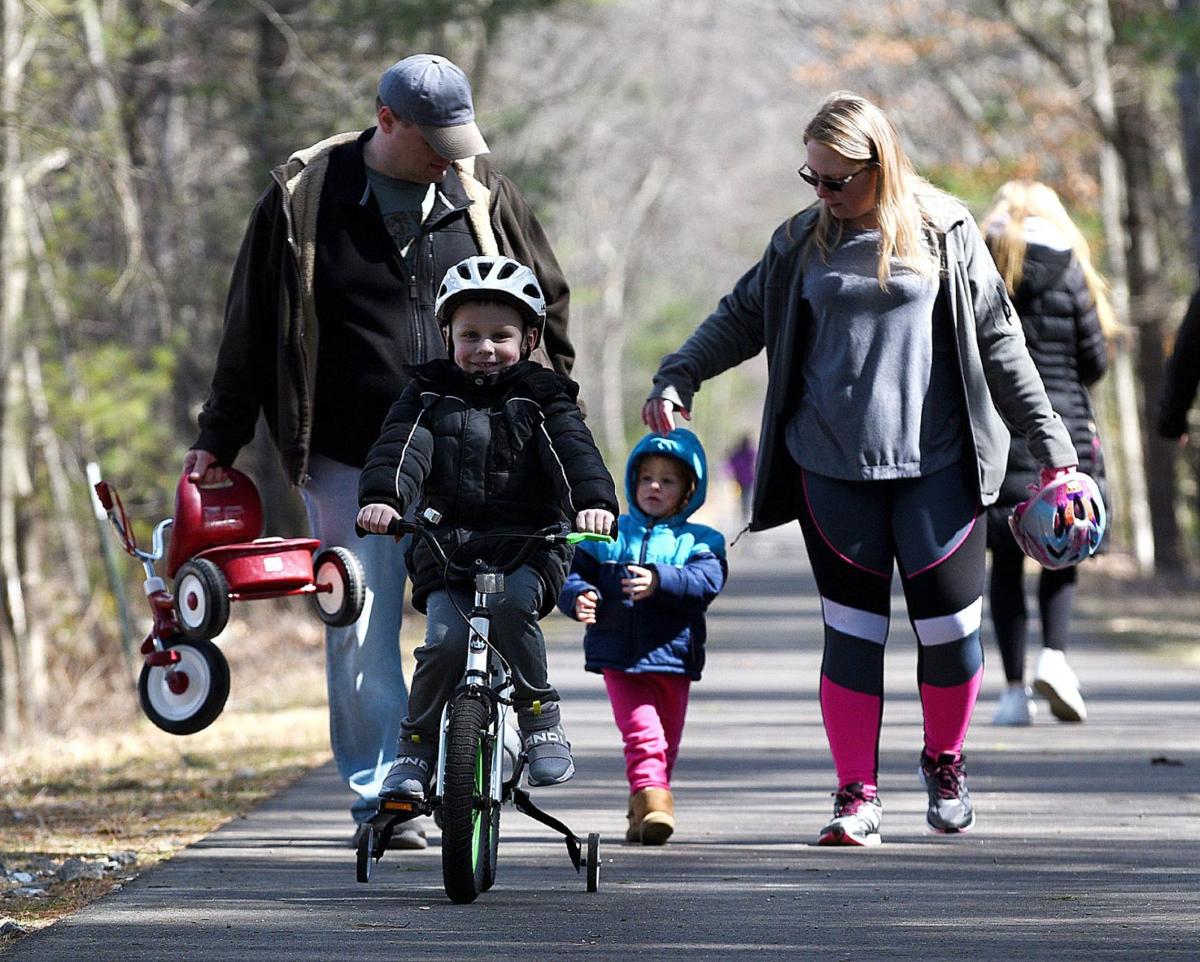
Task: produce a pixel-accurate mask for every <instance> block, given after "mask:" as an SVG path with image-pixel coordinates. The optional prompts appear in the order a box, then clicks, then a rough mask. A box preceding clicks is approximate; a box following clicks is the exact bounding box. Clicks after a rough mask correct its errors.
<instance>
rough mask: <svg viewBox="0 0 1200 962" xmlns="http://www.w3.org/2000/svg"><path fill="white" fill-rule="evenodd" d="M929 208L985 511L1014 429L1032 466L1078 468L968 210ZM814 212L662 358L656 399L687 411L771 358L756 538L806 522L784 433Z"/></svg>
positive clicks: (800, 351) (941, 200)
mask: <svg viewBox="0 0 1200 962" xmlns="http://www.w3.org/2000/svg"><path fill="white" fill-rule="evenodd" d="M923 206H924V208H925V211H926V217H927V219H928V221H929V224H930V227H931V228H932V230H933V232H934V235H935V237H936V239H937V242H938V247H939V250H940V252H941V257H942V272H941V275H942V276H941V290H940V291H939V293H938V299H937V307H936V308H935V309H936V310H941V311H948V312H949V315H950V318H951V320H952V322H953V327H954V332H955V348H956V356H957V358H958V363H959V369H960V371H961V374H962V382H961V383H962V389H963V396H964V398H965V400H966V404H965V408H966V414H967V419H966V423H967V428H968V431H969V435H970V436H969V437H968V438H967V440H968V442H969V449H970V451H971V452H972V454H973V455H974V459H975V467H976V474H977V477H978V483H979V503H980V504H981V505H988V504H991V503H992V502H994V501H995V500H996V496H997V494H998V493H999V490H1000V483H1001V481H1003V480H1004V471H1005V466H1006V462H1007V459H1008V445H1009V439H1010V434H1009V428H1010V427H1011V428H1012V430H1014V431H1016V432H1018V433H1019V434H1021V435H1023V436H1024V437H1025V438H1026V439H1027V440H1028V442H1029V447H1030V450H1031V451H1032V452H1033V454H1034V456H1035V457H1036V458H1037V459H1038V461H1039V462H1040V463H1041V464H1043V465H1045V466H1047V467H1065V466H1068V465H1074V464H1075V462H1076V455H1075V449H1074V447H1073V446H1072V444H1071V438H1070V435H1069V434H1068V433H1067V429H1066V428H1065V427H1064V426H1063V423H1062V421H1061V420H1060V419H1059V417H1058V415H1057V414H1055V413H1054V410H1053V408H1051V406H1050V402H1049V400H1048V399H1047V397H1046V391H1045V389H1044V388H1043V387H1042V381H1041V378H1040V377H1039V376H1038V372H1037V368H1035V367H1034V365H1033V361H1032V360H1030V357H1029V352H1028V351H1027V350H1026V347H1025V335H1024V333H1023V331H1022V329H1021V322H1020V319H1019V318H1018V317H1017V315H1016V313H1015V312H1014V310H1013V307H1012V304H1011V303H1010V302H1009V299H1008V295H1007V293H1006V292H1005V289H1004V281H1003V280H1002V279H1001V277H1000V275H999V274H998V273H997V271H996V267H995V264H994V263H993V261H992V258H991V255H990V254H989V253H988V251H987V248H986V247H985V246H984V243H983V237H982V236H981V235H980V233H979V228H978V227H976V226H975V221H974V220H973V219H972V217H971V214H970V212H969V211H968V210H967V209H966V207H964V206H963V205H962V204H960V203H958V202H957V201H955V200H954V199H953V198H950V197H948V196H945V195H940V194H939V195H930V196H927V197H925V198H923ZM817 212H818V211H817V208H816V206H813V207H810V208H808V209H807V210H804V211H801V212H800V213H798V214H795V215H793V216H792V217H790V218H789V219H788V220H786V221H785V222H784V223H783V224H781V225H780V226H779V227H778V228H777V229H776V231H775V234H774V236H772V238H771V242H770V244H768V245H767V249H766V252H765V253H764V254H763V256H762V259H761V260H760V261H759V262H758V263H757V264H756V265H755V266H754V267H752V268H751V269H750V270H749V271H747V272H746V273H745V275H743V276H742V278H741V280H739V281H738V282H737V285H736V286H735V287H734V289H733V290H732V291H731V292H730V293H729V294H726V295H725V297H723V298H722V299H721V302H720V304H718V305H717V309H716V310H715V311H713V313H712V314H710V315H709V316H708V318H707V319H706V320H705V321H704V323H702V324H701V325H700V326H699V327H698V328H697V329H696V330H695V332H694V333H693V334H692V335H691V337H689V338H688V339H687V341H685V342H684V344H683V346H682V347H680V348H679V350H678V351H676V352H675V353H674V354H669V355H667V356H666V357H665V358H663V360H662V363H661V364H660V365H659V368H658V373H656V374H655V375H654V389H653V391H651V394H650V397H652V398H655V397H662V398H665V399H666V400H669V401H671V402H673V403H675V404H677V405H678V406H680V407H682V408H684V409H686V410H690V409H691V407H692V397H693V395H694V394H695V393H696V392H697V391H698V390H699V389H700V385H701V384H702V383H703V382H704V381H707V380H708V379H709V378H712V377H715V376H716V375H718V374H720V373H721V372H722V371H725V370H728V369H729V368H731V367H735V366H736V365H738V364H740V363H741V362H742V361H745V360H747V359H748V358H751V357H754V356H755V355H756V354H758V352H759V351H761V350H763V349H764V348H765V349H766V352H767V370H768V375H767V396H766V401H765V403H764V405H763V415H762V427H761V431H760V435H759V448H758V464H757V469H756V475H755V477H756V481H755V486H754V504H753V507H752V510H751V514H750V529H751V530H752V531H762V530H764V529H766V528H773V527H775V526H776V525H780V524H785V523H786V522H789V521H794V520H795V519H796V518H797V517H798V515H799V504H798V500H797V497H796V492H797V491H798V490H799V486H798V482H799V471H800V469H799V467H798V465H797V464H796V462H795V460H794V459H793V458H792V456H791V455H790V454H789V453H788V450H787V445H786V443H785V435H786V428H787V423H788V421H789V420H790V419H791V417H792V415H793V414H794V413H795V412H796V409H797V405H798V403H799V400H800V396H801V393H802V392H803V390H804V384H803V379H802V377H801V372H802V371H803V368H804V353H805V351H806V350H807V346H808V343H807V342H808V334H809V330H810V326H811V319H812V313H811V310H810V308H809V305H808V303H807V302H806V301H805V300H804V298H803V296H802V287H803V285H802V283H801V280H802V277H801V274H802V270H803V264H804V248H805V244H806V242H807V240H808V238H809V235H810V234H811V233H812V231H813V229H814V227H815V226H816V222H817Z"/></svg>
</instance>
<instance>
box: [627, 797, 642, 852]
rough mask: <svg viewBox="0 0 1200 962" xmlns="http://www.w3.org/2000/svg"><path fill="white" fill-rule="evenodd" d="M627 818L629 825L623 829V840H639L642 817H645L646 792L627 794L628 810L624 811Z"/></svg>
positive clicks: (640, 838)
mask: <svg viewBox="0 0 1200 962" xmlns="http://www.w3.org/2000/svg"><path fill="white" fill-rule="evenodd" d="M625 817H626V818H627V819H629V827H628V828H627V829H626V830H625V841H627V842H640V841H641V840H642V819H643V818H645V817H646V793H645V792H638V793H637V794H636V795H630V796H629V810H628V811H627V812H626V813H625Z"/></svg>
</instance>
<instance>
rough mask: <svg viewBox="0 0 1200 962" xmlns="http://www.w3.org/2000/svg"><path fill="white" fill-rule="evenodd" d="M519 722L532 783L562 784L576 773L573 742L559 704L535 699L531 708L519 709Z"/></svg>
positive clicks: (539, 784)
mask: <svg viewBox="0 0 1200 962" xmlns="http://www.w3.org/2000/svg"><path fill="white" fill-rule="evenodd" d="M517 725H518V727H520V729H521V750H522V751H523V752H524V753H525V763H526V772H527V773H528V781H529V784H530V785H531V786H533V787H539V786H542V785H558V784H560V783H562V782H565V781H567V780H568V779H570V778H571V777H572V776H574V774H575V760H574V759H573V758H572V757H571V743H570V742H569V741H567V735H566V732H564V731H563V727H562V722H561V721H559V712H558V705H557V704H553V703H552V704H549V705H544V706H543V705H542V704H541V703H540V702H534V703H533V705H532V706H531V707H529V708H521V709H519V710H518V712H517Z"/></svg>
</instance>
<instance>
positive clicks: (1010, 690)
mask: <svg viewBox="0 0 1200 962" xmlns="http://www.w3.org/2000/svg"><path fill="white" fill-rule="evenodd" d="M1036 714H1037V702H1035V701H1034V700H1033V692H1032V691H1031V690H1030V689H1029V688H1027V687H1025V686H1024V685H1021V684H1017V685H1009V686H1008V687H1007V688H1005V689H1004V691H1003V692H1001V693H1000V700H999V701H998V702H997V703H996V714H994V715H993V716H992V724H993V725H1032V724H1033V716H1034V715H1036Z"/></svg>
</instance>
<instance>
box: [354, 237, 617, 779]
mask: <svg viewBox="0 0 1200 962" xmlns="http://www.w3.org/2000/svg"><path fill="white" fill-rule="evenodd" d="M436 311H437V318H438V322H439V324H440V325H441V327H442V331H443V334H444V335H445V337H446V341H447V344H448V346H449V352H450V357H449V358H446V359H439V360H435V361H430V362H428V363H426V364H421V365H416V366H413V367H410V368H409V369H408V371H409V373H410V375H411V376H412V381H411V382H410V383H409V385H408V387H407V388H406V389H405V390H404V393H403V394H401V396H400V398H399V400H398V401H397V402H396V403H395V404H394V405H393V406H392V409H391V411H390V412H389V413H388V416H387V419H386V421H385V422H384V425H383V429H382V432H381V434H380V436H379V438H378V440H376V442H375V444H374V445H373V446H372V448H371V451H370V454H369V455H368V457H367V463H366V467H365V468H364V469H363V472H362V476H361V478H360V479H359V504H360V505H362V506H363V507H362V509H361V510H360V511H359V513H358V523H359V525H360V526H362V527H363V528H365V529H366V530H368V531H371V532H375V533H382V532H385V531H386V530H387V526H388V523H389V522H390V521H392V520H394V519H395V518H398V517H402V516H403V515H404V514H405V513H406V512H407V511H408V510H409V509H410V508H411V507H413V506H414V504H417V503H420V504H421V505H422V506H423V507H430V508H434V509H435V510H437V511H438V512H439V513H440V514H441V516H442V517H441V521H440V523H439V524H438V527H437V529H436V531H435V535H436V537H437V539H438V542H439V543H440V544H441V546H442V548H443V550H445V552H446V554H447V555H449V556H450V557H451V559H452V560H455V561H460V562H461V561H463V560H464V554H463V553H462V552H458V555H457V557H455V553H456V551H458V549H459V547H460V546H462V545H464V544H466V543H467V542H470V548H469V549H464V550H467V551H469V552H470V557H471V558H472V559H474V558H482V559H483V560H485V561H487V562H489V563H492V564H497V565H502V564H503V563H504V562H505V560H506V559H507V558H509V557H512V556H513V555H514V554H515V552H516V551H517V550H518V549H519V544H518V545H516V546H514V542H513V539H511V538H509V539H504V538H499V537H497V538H494V539H490V541H489V538H488V537H487V536H488V534H489V533H492V534H501V533H505V532H508V533H511V532H518V531H531V530H533V529H537V528H541V527H544V526H546V525H547V524H551V523H554V522H556V521H564V520H567V519H568V518H569V519H571V520H573V522H574V526H575V528H576V529H577V530H579V531H590V532H595V533H600V534H607V533H608V531H609V529H610V528H611V527H612V524H613V522H614V520H615V513H616V511H617V498H616V490H615V488H614V486H613V481H612V477H611V476H610V475H609V473H608V469H607V468H606V467H605V466H604V460H603V458H602V457H601V455H600V452H599V450H598V449H597V448H596V444H595V442H594V441H593V439H592V435H591V432H590V431H589V430H588V428H587V426H586V425H585V424H584V423H583V414H582V412H581V411H580V409H579V406H578V404H577V403H576V397H577V395H578V391H579V388H578V385H576V384H575V383H574V382H573V381H571V380H570V379H569V378H566V377H564V376H562V375H560V374H556V373H555V372H553V371H550V370H547V369H545V368H543V367H541V366H540V365H538V364H536V363H535V362H533V361H531V360H529V354H530V352H531V351H532V350H533V349H534V348H535V347H536V346H537V344H538V342H539V340H540V338H541V333H542V328H543V326H544V324H545V319H546V308H545V301H544V299H543V297H542V292H541V289H540V287H539V285H538V282H537V278H536V277H535V276H534V274H533V272H532V271H531V270H530V269H529V268H528V267H525V266H523V265H521V264H519V263H517V262H516V261H513V260H510V259H508V258H506V257H469V258H467V259H466V260H464V261H462V262H461V263H459V264H457V265H455V266H454V267H453V268H451V269H450V270H449V271H448V272H447V273H446V277H445V280H443V282H442V286H441V289H440V290H439V292H438V298H437V304H436ZM570 560H571V558H570V549H569V548H567V547H565V546H559V545H551V544H547V545H546V546H545V547H543V548H539V549H538V551H537V552H535V553H534V555H533V556H532V557H531V558H530V560H529V561H528V562H527V563H526V564H525V565H523V566H522V567H521V568H519V569H517V570H516V571H515V572H513V573H512V574H510V575H508V576H507V578H506V590H505V592H504V594H502V595H497V596H495V600H494V607H493V605H492V604H489V609H490V610H491V614H492V619H493V628H494V631H493V635H492V640H493V643H494V644H495V647H496V648H497V649H498V650H499V652H500V655H501V656H502V657H503V658H504V659H505V660H506V661H507V662H508V664H509V666H510V667H511V672H512V682H513V703H514V705H515V707H516V709H517V724H518V727H519V728H520V730H521V742H522V747H523V749H524V751H525V754H526V759H527V762H528V769H527V771H528V779H529V784H530V785H554V784H558V783H560V782H565V781H567V779H569V778H571V776H572V775H574V774H575V765H574V761H573V759H572V757H571V746H570V743H569V742H568V741H567V739H566V735H565V733H564V732H563V727H562V721H561V718H560V713H559V706H558V693H557V692H556V691H555V690H554V688H553V687H551V685H550V682H549V679H548V677H547V669H546V645H545V639H544V638H543V637H542V632H541V628H540V627H539V626H538V619H540V618H541V617H543V616H545V615H546V614H548V613H549V612H550V610H551V609H552V608H553V607H554V603H555V601H556V599H557V597H558V592H559V590H560V588H561V587H562V584H563V581H564V579H565V578H566V574H567V568H568V566H569V564H570ZM408 566H409V571H410V572H411V573H412V584H413V597H412V601H413V606H414V607H415V608H416V609H417V610H418V611H422V612H424V613H425V614H426V615H427V618H428V624H427V629H426V634H425V644H424V645H423V646H422V647H421V648H418V649H417V651H416V668H415V670H414V672H413V678H412V690H411V692H410V694H409V699H408V717H407V718H405V719H404V722H403V723H402V725H401V730H400V744H399V747H398V751H397V757H396V761H395V763H394V764H393V765H392V768H391V771H389V772H388V775H387V777H386V778H385V779H384V781H383V786H382V789H381V791H380V797H382V798H404V799H415V800H423V799H425V798H426V796H427V795H428V793H429V786H430V781H431V779H432V776H433V772H434V769H435V763H436V761H437V757H436V756H437V745H438V727H439V724H440V720H441V713H442V707H443V705H444V704H445V703H446V700H447V698H448V697H449V696H450V694H451V692H452V691H453V689H454V686H455V684H456V683H457V682H458V679H459V678H460V677H461V675H462V672H463V668H464V665H465V663H466V651H467V637H468V624H467V621H466V618H465V617H464V614H463V613H465V612H467V611H469V610H470V608H471V606H472V601H473V597H474V595H473V593H472V586H471V585H470V584H469V583H467V582H466V581H456V580H453V579H450V580H446V579H445V578H444V576H443V568H442V566H441V565H439V564H438V563H437V562H436V561H435V559H434V557H433V555H432V552H431V551H430V550H429V548H428V547H427V546H425V545H424V544H422V543H421V542H420V541H419V540H414V541H413V542H412V544H411V545H410V547H409V549H408Z"/></svg>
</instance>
